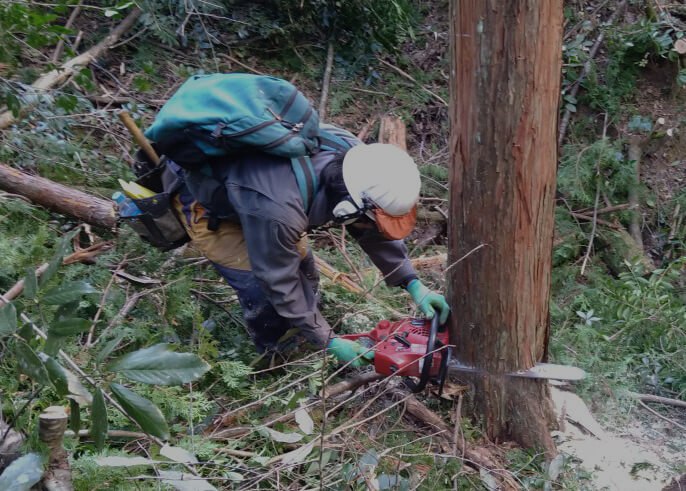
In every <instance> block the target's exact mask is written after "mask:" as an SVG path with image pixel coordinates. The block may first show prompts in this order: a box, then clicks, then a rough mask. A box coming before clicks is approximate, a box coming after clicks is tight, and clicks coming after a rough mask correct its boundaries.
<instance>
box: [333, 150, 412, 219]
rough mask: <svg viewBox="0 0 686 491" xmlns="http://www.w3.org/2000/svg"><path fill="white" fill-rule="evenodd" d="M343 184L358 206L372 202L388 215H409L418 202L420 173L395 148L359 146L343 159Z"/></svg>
mask: <svg viewBox="0 0 686 491" xmlns="http://www.w3.org/2000/svg"><path fill="white" fill-rule="evenodd" d="M343 181H344V182H345V187H346V188H347V189H348V193H350V197H351V198H352V199H353V201H354V202H355V204H356V205H357V206H358V207H360V208H364V207H365V204H366V203H365V200H369V201H372V202H373V203H374V204H375V205H376V206H378V207H379V208H381V209H382V210H383V211H385V212H386V213H387V214H388V215H391V216H394V217H400V216H404V215H407V214H408V213H410V212H411V211H412V210H413V209H414V207H415V205H416V204H417V201H419V189H420V187H421V182H420V179H419V170H418V169H417V165H416V164H415V163H414V160H412V157H410V156H409V155H408V153H407V152H405V151H404V150H402V149H401V148H399V147H396V146H395V145H390V144H387V143H372V144H370V145H364V144H362V145H356V146H354V147H353V148H351V149H350V150H348V152H347V153H346V154H345V158H344V159H343Z"/></svg>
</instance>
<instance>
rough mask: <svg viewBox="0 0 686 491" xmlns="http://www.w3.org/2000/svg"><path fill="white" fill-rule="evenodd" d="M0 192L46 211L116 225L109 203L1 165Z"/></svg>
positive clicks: (106, 225) (107, 226) (105, 224)
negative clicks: (41, 207) (18, 197)
mask: <svg viewBox="0 0 686 491" xmlns="http://www.w3.org/2000/svg"><path fill="white" fill-rule="evenodd" d="M0 189H3V190H5V191H8V192H10V193H15V194H20V195H21V196H25V197H27V198H29V199H30V200H31V201H33V202H34V203H37V204H39V205H41V206H44V207H45V208H48V209H49V210H52V211H55V212H57V213H63V214H65V215H71V216H73V217H76V218H77V219H79V220H82V221H84V222H86V223H90V224H91V225H96V226H98V227H103V228H112V227H114V225H115V224H116V218H115V214H114V207H113V206H112V202H111V201H108V200H105V199H102V198H98V197H96V196H93V195H90V194H87V193H83V192H81V191H78V190H76V189H74V188H70V187H68V186H64V185H62V184H58V183H56V182H54V181H51V180H50V179H45V178H43V177H39V176H34V175H31V174H27V173H26V172H22V171H20V170H19V169H15V168H13V167H8V166H6V165H3V164H0Z"/></svg>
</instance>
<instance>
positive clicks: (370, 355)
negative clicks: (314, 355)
mask: <svg viewBox="0 0 686 491" xmlns="http://www.w3.org/2000/svg"><path fill="white" fill-rule="evenodd" d="M326 350H327V351H328V352H329V353H331V354H332V355H333V356H335V357H336V358H337V359H338V361H340V362H344V363H347V362H349V361H350V360H355V358H357V357H358V356H360V355H362V356H360V357H359V358H357V360H355V361H354V362H352V363H351V364H350V366H353V367H361V366H364V365H368V364H369V363H371V362H372V361H373V360H374V351H370V350H369V348H367V347H366V346H363V345H361V344H360V343H358V342H356V341H352V340H351V339H343V338H333V339H332V340H331V341H330V342H329V345H328V346H327V347H326ZM362 353H364V354H362Z"/></svg>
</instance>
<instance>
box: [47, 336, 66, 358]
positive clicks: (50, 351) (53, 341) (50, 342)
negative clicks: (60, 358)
mask: <svg viewBox="0 0 686 491" xmlns="http://www.w3.org/2000/svg"><path fill="white" fill-rule="evenodd" d="M63 342H64V338H63V337H60V336H55V335H53V334H50V333H48V339H47V340H46V341H45V345H44V346H43V352H44V353H45V354H46V355H49V356H57V353H59V351H60V348H61V347H62V343H63Z"/></svg>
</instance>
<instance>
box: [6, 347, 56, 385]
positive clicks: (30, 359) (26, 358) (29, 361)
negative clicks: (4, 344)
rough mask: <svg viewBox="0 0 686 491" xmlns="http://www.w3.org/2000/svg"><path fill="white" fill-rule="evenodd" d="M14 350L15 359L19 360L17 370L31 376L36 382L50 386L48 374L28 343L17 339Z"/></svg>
mask: <svg viewBox="0 0 686 491" xmlns="http://www.w3.org/2000/svg"><path fill="white" fill-rule="evenodd" d="M14 350H15V354H16V355H17V359H18V360H19V370H20V371H21V373H24V374H26V375H28V376H29V377H31V379H33V381H34V382H36V383H37V384H41V385H46V386H48V387H52V382H51V381H50V375H48V371H47V369H46V368H45V365H44V364H43V362H42V361H40V358H38V355H37V354H36V352H35V351H33V350H32V349H31V347H30V346H29V345H28V344H26V343H24V342H23V341H19V342H17V345H16V347H15V348H14Z"/></svg>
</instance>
